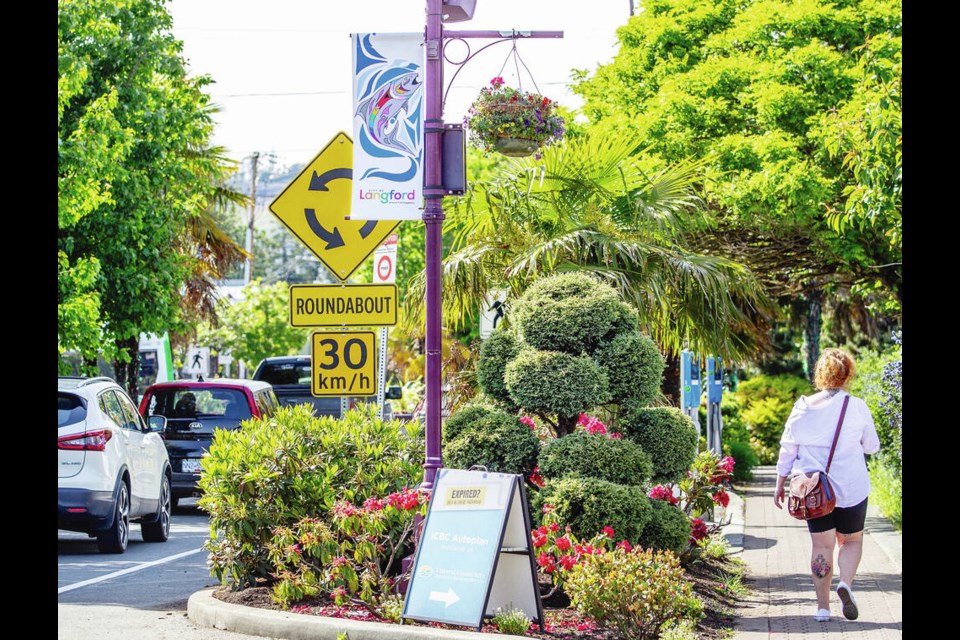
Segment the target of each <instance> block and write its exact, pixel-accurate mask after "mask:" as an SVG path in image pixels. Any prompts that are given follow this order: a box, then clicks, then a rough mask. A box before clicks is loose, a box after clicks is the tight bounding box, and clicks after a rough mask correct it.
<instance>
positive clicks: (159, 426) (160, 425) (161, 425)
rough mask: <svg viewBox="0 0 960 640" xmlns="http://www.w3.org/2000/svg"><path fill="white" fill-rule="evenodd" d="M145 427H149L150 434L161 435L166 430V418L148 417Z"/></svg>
mask: <svg viewBox="0 0 960 640" xmlns="http://www.w3.org/2000/svg"><path fill="white" fill-rule="evenodd" d="M147 426H149V427H150V432H151V433H163V432H164V430H165V429H166V428H167V417H166V416H150V417H149V418H147Z"/></svg>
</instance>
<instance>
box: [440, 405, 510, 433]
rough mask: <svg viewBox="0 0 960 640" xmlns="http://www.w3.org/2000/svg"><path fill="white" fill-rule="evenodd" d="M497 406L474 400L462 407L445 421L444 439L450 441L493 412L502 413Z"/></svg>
mask: <svg viewBox="0 0 960 640" xmlns="http://www.w3.org/2000/svg"><path fill="white" fill-rule="evenodd" d="M502 413H503V412H502V411H498V410H497V409H496V408H494V407H491V406H488V405H485V404H480V403H478V402H472V403H469V404H466V405H464V406H463V407H461V408H460V409H459V410H458V411H457V412H456V413H455V414H453V415H452V416H450V417H449V418H447V419H446V421H444V423H443V439H444V441H449V440H453V439H455V438H456V437H457V436H459V435H460V433H461V432H462V431H463V430H464V429H466V428H469V427H471V426H472V425H474V424H476V423H478V422H482V421H483V420H485V419H486V418H488V417H489V416H491V415H493V414H502Z"/></svg>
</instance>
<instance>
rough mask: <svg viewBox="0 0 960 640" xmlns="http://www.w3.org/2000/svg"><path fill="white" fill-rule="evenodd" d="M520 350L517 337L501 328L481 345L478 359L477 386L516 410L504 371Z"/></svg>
mask: <svg viewBox="0 0 960 640" xmlns="http://www.w3.org/2000/svg"><path fill="white" fill-rule="evenodd" d="M519 350H520V346H519V344H518V342H517V338H516V336H514V335H513V334H512V333H511V332H509V331H507V330H506V329H502V328H501V329H497V330H496V331H494V332H493V333H491V334H490V337H489V338H487V339H486V340H484V341H483V343H481V345H480V353H479V355H478V359H477V384H479V385H480V388H481V389H483V392H484V393H486V394H487V395H488V396H490V397H491V398H493V399H494V400H497V401H498V402H502V403H503V404H504V405H505V406H507V407H508V408H509V409H515V408H516V405H515V403H514V402H513V399H512V398H511V397H510V393H509V392H508V391H507V385H506V382H504V371H505V369H506V367H507V363H508V362H510V360H512V359H513V358H514V356H516V355H517V351H519Z"/></svg>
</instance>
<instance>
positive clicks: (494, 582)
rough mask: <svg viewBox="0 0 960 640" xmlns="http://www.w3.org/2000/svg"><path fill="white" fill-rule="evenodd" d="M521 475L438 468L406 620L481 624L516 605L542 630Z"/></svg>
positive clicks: (478, 626)
mask: <svg viewBox="0 0 960 640" xmlns="http://www.w3.org/2000/svg"><path fill="white" fill-rule="evenodd" d="M530 529H531V523H530V513H529V512H528V511H527V496H526V491H525V489H524V485H523V476H520V475H516V474H510V473H495V472H487V471H472V470H471V471H467V470H464V469H440V470H439V471H438V472H437V478H436V481H435V483H434V487H433V492H432V495H431V497H430V502H429V505H428V507H427V517H426V521H425V522H424V525H423V532H422V533H421V535H420V542H419V543H418V545H417V553H416V557H415V558H414V563H413V568H412V572H411V575H410V582H409V584H408V585H407V593H406V597H405V599H404V602H403V613H402V615H401V617H400V622H401V624H402V623H403V620H404V619H410V620H420V621H427V622H440V623H443V624H452V625H461V626H466V627H475V628H476V629H477V631H479V630H480V629H481V628H482V627H483V619H484V617H489V616H493V615H494V614H495V613H496V611H497V609H504V610H505V609H507V608H511V607H512V608H513V609H519V610H521V611H523V612H524V614H525V615H526V616H527V617H528V618H530V619H531V620H533V621H534V622H536V623H538V624H539V625H540V629H541V631H542V630H543V603H542V602H541V600H540V590H539V587H538V585H537V567H536V561H535V560H534V557H533V542H532V540H531V537H530Z"/></svg>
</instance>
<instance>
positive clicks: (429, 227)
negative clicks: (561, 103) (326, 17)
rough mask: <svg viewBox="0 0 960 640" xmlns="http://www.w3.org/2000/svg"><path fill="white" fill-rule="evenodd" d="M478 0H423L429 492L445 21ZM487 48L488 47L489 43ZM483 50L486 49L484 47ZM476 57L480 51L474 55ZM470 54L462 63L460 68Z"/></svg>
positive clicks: (486, 34)
mask: <svg viewBox="0 0 960 640" xmlns="http://www.w3.org/2000/svg"><path fill="white" fill-rule="evenodd" d="M475 6H476V0H447V1H446V2H444V0H427V24H426V64H425V71H426V77H425V85H426V86H425V96H426V110H425V112H424V114H425V119H424V133H425V136H424V161H423V163H424V181H423V182H424V186H423V196H424V208H423V222H424V224H425V225H426V230H425V235H426V241H425V244H426V256H425V261H426V268H425V272H426V285H427V287H426V342H427V344H426V350H427V354H426V355H427V358H426V372H425V378H426V380H425V382H426V435H425V437H426V457H425V459H424V463H423V483H422V484H421V488H423V489H424V490H426V491H431V490H433V484H434V480H435V479H436V477H437V469H440V468H441V467H442V466H443V460H442V457H441V433H440V421H441V413H440V409H441V395H442V382H443V381H442V377H441V370H440V369H441V351H442V342H441V340H442V337H441V326H442V313H441V305H440V287H441V276H440V271H441V260H442V255H441V243H442V236H441V231H442V227H443V219H444V213H443V196H444V195H445V194H444V188H443V178H442V162H443V158H442V157H441V153H442V151H441V149H442V146H443V130H444V126H443V44H444V32H443V22H444V18H445V17H446V21H447V22H459V21H463V20H469V19H470V18H472V17H473V10H474V7H475ZM449 35H450V36H451V37H454V38H458V39H463V38H495V39H496V38H500V39H516V38H518V37H528V38H530V37H532V38H562V37H563V32H562V31H541V32H529V31H528V32H524V33H518V32H515V31H458V32H454V33H451V34H449ZM487 46H489V45H487ZM484 48H486V47H484ZM478 53H479V51H478ZM470 57H472V56H468V57H467V58H466V59H464V60H463V61H462V62H461V63H460V64H464V63H465V62H466V61H467V60H469V59H470Z"/></svg>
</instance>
